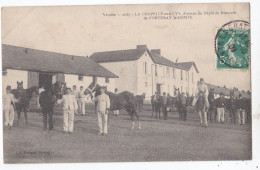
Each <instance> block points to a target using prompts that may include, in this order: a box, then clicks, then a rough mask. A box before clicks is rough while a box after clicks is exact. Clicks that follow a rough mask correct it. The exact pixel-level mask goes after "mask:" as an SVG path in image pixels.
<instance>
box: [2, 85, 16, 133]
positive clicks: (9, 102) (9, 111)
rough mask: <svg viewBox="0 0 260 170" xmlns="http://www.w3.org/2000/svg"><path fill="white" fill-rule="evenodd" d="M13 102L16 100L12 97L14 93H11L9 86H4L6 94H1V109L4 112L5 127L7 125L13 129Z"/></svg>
mask: <svg viewBox="0 0 260 170" xmlns="http://www.w3.org/2000/svg"><path fill="white" fill-rule="evenodd" d="M15 102H17V100H16V99H15V98H14V95H13V94H12V93H11V86H9V85H8V86H7V87H6V94H4V96H3V109H4V113H5V123H4V125H5V127H8V126H9V129H11V130H12V129H13V128H12V127H13V122H14V110H15Z"/></svg>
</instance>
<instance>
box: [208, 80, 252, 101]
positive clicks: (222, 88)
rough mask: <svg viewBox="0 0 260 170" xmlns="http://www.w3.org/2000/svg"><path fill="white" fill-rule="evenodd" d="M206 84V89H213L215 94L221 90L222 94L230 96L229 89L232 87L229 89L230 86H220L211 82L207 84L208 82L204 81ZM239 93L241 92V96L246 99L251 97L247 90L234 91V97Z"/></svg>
mask: <svg viewBox="0 0 260 170" xmlns="http://www.w3.org/2000/svg"><path fill="white" fill-rule="evenodd" d="M206 85H207V86H208V90H210V89H214V93H215V94H220V93H221V92H223V94H224V95H225V96H230V91H232V90H233V89H230V88H225V87H220V86H216V85H212V84H208V83H206ZM239 94H242V97H245V98H247V99H250V98H251V95H250V94H248V93H247V92H241V91H238V90H235V91H234V96H235V97H238V95H239Z"/></svg>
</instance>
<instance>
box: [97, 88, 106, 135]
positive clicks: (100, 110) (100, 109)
mask: <svg viewBox="0 0 260 170" xmlns="http://www.w3.org/2000/svg"><path fill="white" fill-rule="evenodd" d="M93 100H94V102H97V116H98V127H99V133H98V135H99V136H100V135H103V136H106V135H107V118H108V112H109V110H110V99H109V96H108V95H106V94H105V89H104V88H103V87H101V89H100V95H98V96H97V97H95V98H93Z"/></svg>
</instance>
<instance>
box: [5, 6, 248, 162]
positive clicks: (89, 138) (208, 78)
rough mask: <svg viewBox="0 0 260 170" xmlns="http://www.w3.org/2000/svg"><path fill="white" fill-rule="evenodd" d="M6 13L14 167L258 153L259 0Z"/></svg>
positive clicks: (9, 155)
mask: <svg viewBox="0 0 260 170" xmlns="http://www.w3.org/2000/svg"><path fill="white" fill-rule="evenodd" d="M1 15H2V18H1V24H2V26H1V32H2V36H1V41H2V44H1V46H2V52H1V55H2V106H3V107H2V108H3V110H2V114H3V116H2V117H3V121H2V123H3V138H2V139H3V157H4V158H3V159H4V163H5V164H31V163H89V162H91V163H97V162H159V161H160V162H161V161H167V162H168V161H238V160H245V161H246V160H252V114H251V113H252V111H251V110H252V109H251V106H252V99H251V98H252V97H251V96H252V89H251V82H252V80H251V36H250V31H251V29H250V28H251V27H250V3H197V4H195V3H194V4H192V3H190V4H184V3H175V4H143V5H142V4H136V5H131V4H129V5H81V6H23V7H18V6H17V7H2V8H1Z"/></svg>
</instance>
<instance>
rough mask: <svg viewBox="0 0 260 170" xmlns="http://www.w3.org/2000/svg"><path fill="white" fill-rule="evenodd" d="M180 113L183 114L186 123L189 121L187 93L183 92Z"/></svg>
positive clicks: (182, 117)
mask: <svg viewBox="0 0 260 170" xmlns="http://www.w3.org/2000/svg"><path fill="white" fill-rule="evenodd" d="M179 111H180V112H181V114H180V115H181V119H182V120H184V121H186V119H187V97H186V96H185V93H184V92H182V93H181V96H180V108H179Z"/></svg>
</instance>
